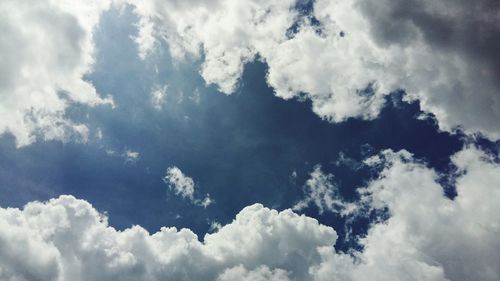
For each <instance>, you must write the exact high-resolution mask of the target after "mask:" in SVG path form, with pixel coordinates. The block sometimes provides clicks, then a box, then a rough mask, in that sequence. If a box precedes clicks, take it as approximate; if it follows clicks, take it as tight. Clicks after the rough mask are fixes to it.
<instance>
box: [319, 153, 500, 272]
mask: <svg viewBox="0 0 500 281" xmlns="http://www.w3.org/2000/svg"><path fill="white" fill-rule="evenodd" d="M452 161H453V163H454V165H456V166H457V167H458V169H459V170H460V171H461V172H462V174H461V175H460V176H458V177H457V181H456V188H457V194H458V195H457V197H456V198H455V199H454V200H450V199H448V198H447V197H445V196H444V195H443V187H442V186H440V185H439V184H438V178H439V175H438V174H437V173H436V172H435V171H434V170H432V169H429V168H427V167H426V166H425V165H424V164H422V163H420V162H418V161H415V160H414V159H413V157H412V156H411V154H409V153H408V152H406V151H401V152H392V151H390V150H387V151H384V152H383V153H382V154H381V155H380V156H379V157H376V158H372V159H371V161H369V163H370V164H371V165H382V167H385V168H384V169H383V171H382V172H381V174H380V176H379V178H378V179H376V180H374V181H373V182H371V183H370V184H369V185H368V186H367V187H366V188H365V189H363V191H362V194H364V203H365V204H367V206H369V207H370V208H377V209H380V208H387V209H388V212H389V215H390V218H389V219H388V220H387V221H386V222H384V223H376V224H374V225H373V226H372V227H371V228H370V229H369V232H368V235H367V236H366V237H365V238H363V239H361V244H362V245H363V246H364V250H363V252H362V253H359V254H357V255H356V256H357V258H359V260H360V263H359V265H356V268H355V269H354V270H353V269H351V268H350V266H351V265H350V264H349V262H347V263H346V262H345V260H339V257H338V256H337V255H335V254H333V253H332V252H331V251H329V250H325V252H324V253H323V259H324V261H323V264H322V265H320V266H318V267H315V269H314V271H315V272H316V273H317V274H318V276H320V277H321V278H319V280H331V279H329V278H330V275H329V274H330V273H332V271H336V270H335V269H334V268H335V266H338V264H339V263H340V264H342V265H341V267H343V268H347V272H344V273H343V274H347V276H350V277H349V278H351V279H352V280H366V279H371V280H497V279H498V278H499V277H500V268H499V267H498V263H497V261H498V260H499V258H500V255H499V252H498V251H497V249H498V248H499V247H500V240H499V239H498V234H499V230H500V219H499V217H498V216H497V214H498V213H499V212H500V207H499V205H498V204H497V203H496V202H498V200H500V189H499V187H500V186H499V185H498V182H500V165H499V164H498V163H494V161H493V160H492V158H491V157H490V156H488V155H486V154H484V152H482V151H480V150H478V149H476V148H468V149H464V150H463V151H461V152H459V153H457V154H456V155H454V156H453V157H452ZM346 264H347V265H346ZM351 279H347V280H351Z"/></svg>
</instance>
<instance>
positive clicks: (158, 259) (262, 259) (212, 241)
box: [0, 147, 500, 281]
mask: <svg viewBox="0 0 500 281" xmlns="http://www.w3.org/2000/svg"><path fill="white" fill-rule="evenodd" d="M452 162H453V164H454V165H455V166H456V168H457V170H458V176H457V178H456V189H457V196H456V197H455V198H454V199H453V200H452V199H449V198H447V197H446V196H444V195H443V188H442V186H440V185H439V183H438V179H439V176H440V175H439V174H438V173H436V172H435V171H434V170H432V169H430V168H428V167H426V165H425V163H422V162H421V161H418V160H416V159H414V158H413V156H412V155H411V154H410V153H408V152H406V151H400V152H393V151H390V150H387V151H384V152H383V153H381V154H380V155H378V157H373V158H371V159H370V161H368V162H367V163H369V164H370V165H372V166H376V167H377V169H381V172H380V174H379V176H378V178H376V179H374V180H373V181H371V182H370V183H368V184H367V186H366V187H364V188H363V189H361V190H360V194H361V195H362V198H363V199H362V200H361V202H360V203H359V204H360V205H362V206H363V207H365V208H368V209H385V210H387V212H388V214H389V218H388V219H387V220H384V221H380V222H374V223H373V225H372V226H371V227H370V229H369V230H368V233H367V235H366V236H365V237H363V238H361V239H360V240H359V242H360V243H361V245H362V246H363V249H362V250H360V251H356V250H352V252H351V253H349V254H346V253H341V252H336V251H335V249H334V248H333V247H332V246H333V245H334V243H335V241H336V239H337V235H336V233H335V231H334V230H333V229H332V228H331V227H328V226H325V225H321V224H319V223H318V221H317V220H315V219H313V218H309V217H306V216H304V215H298V214H296V213H294V212H293V211H292V210H284V211H281V212H278V211H276V210H272V209H268V208H265V207H263V206H262V205H260V204H255V205H251V206H248V207H246V208H244V209H243V210H241V212H240V213H239V214H237V215H236V218H235V219H234V220H233V221H232V222H231V223H229V224H227V225H225V226H222V227H220V229H219V230H218V231H217V232H215V233H212V234H207V235H205V237H204V238H203V239H201V241H200V240H199V239H198V237H197V236H196V235H195V234H194V233H193V232H192V231H190V230H189V229H181V230H178V229H176V228H168V227H164V228H162V229H160V230H159V231H158V232H156V233H153V234H150V233H148V232H147V231H146V230H144V229H143V228H141V227H140V226H134V227H131V228H128V229H125V230H123V231H118V230H116V229H114V228H113V227H111V226H109V225H108V223H107V218H106V216H104V215H103V214H100V213H99V212H98V211H97V210H95V209H94V208H93V207H92V206H91V205H90V204H89V203H88V202H86V201H83V200H78V199H75V198H74V197H72V196H61V197H59V198H57V199H52V200H50V201H48V202H31V203H29V204H27V205H26V206H25V207H24V208H23V209H15V208H0V246H1V248H2V251H0V278H1V279H2V280H33V279H34V278H36V279H37V280H59V281H65V280H76V281H78V280H180V281H181V280H219V281H222V280H280V281H282V280H283V281H284V280H315V281H326V280H359V281H361V280H368V279H369V280H491V281H494V280H498V279H499V277H500V269H499V268H498V262H497V261H498V260H499V259H500V256H499V252H498V249H499V248H500V240H499V239H498V234H499V232H500V221H499V218H498V215H497V214H498V213H499V212H500V206H499V205H498V202H499V200H500V189H499V188H500V185H498V183H499V182H500V164H498V163H496V162H495V161H494V159H493V157H492V156H490V155H487V154H485V153H484V152H482V151H480V150H478V149H476V148H473V147H472V148H466V149H464V150H462V151H460V152H459V153H457V154H455V155H454V156H453V157H452Z"/></svg>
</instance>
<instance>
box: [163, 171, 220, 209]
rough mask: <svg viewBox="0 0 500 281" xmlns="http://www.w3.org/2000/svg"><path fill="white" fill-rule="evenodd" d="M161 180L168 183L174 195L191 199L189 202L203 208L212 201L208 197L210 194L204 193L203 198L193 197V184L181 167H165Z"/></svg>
mask: <svg viewBox="0 0 500 281" xmlns="http://www.w3.org/2000/svg"><path fill="white" fill-rule="evenodd" d="M163 181H164V182H165V183H166V184H167V185H168V187H169V189H170V190H171V191H173V192H174V193H175V195H178V196H181V197H182V198H183V199H187V200H189V201H191V203H193V204H195V205H197V206H201V207H203V208H206V207H208V206H209V205H211V204H213V203H214V201H213V200H212V199H211V198H210V194H208V193H207V194H206V195H205V197H204V198H203V199H200V198H195V184H194V181H193V179H192V178H191V177H189V176H187V175H185V174H184V173H183V172H182V171H181V169H179V168H178V167H176V166H172V167H169V168H168V169H167V172H166V175H165V177H163Z"/></svg>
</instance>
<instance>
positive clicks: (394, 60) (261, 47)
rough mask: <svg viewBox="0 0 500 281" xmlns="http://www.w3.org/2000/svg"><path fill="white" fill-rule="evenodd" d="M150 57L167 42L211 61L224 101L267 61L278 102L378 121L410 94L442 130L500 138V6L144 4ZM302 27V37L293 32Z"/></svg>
mask: <svg viewBox="0 0 500 281" xmlns="http://www.w3.org/2000/svg"><path fill="white" fill-rule="evenodd" d="M129 2H130V3H132V4H133V5H135V9H136V12H137V13H138V15H139V16H140V24H139V26H140V29H139V30H140V32H139V38H138V39H137V41H138V42H139V44H140V49H141V53H147V52H148V50H149V51H151V49H152V48H154V47H155V46H157V45H158V44H155V43H154V42H155V40H158V39H160V40H163V39H164V40H166V41H167V42H168V44H169V48H170V52H171V54H172V55H173V57H174V58H177V59H178V60H184V59H185V58H186V57H190V56H191V57H194V58H201V55H202V54H203V59H204V61H203V65H202V68H201V71H200V73H201V75H202V76H203V78H204V79H205V81H206V82H207V83H209V84H215V85H217V86H218V87H219V89H220V90H221V91H222V92H224V93H227V94H229V93H231V92H233V91H234V90H235V88H236V87H237V83H238V79H239V78H240V77H241V74H242V70H243V65H244V64H245V63H247V62H249V61H252V60H254V59H255V58H257V57H258V58H260V59H262V60H263V61H265V62H266V63H267V64H268V66H269V72H268V74H267V81H268V84H269V85H270V86H272V87H273V88H274V90H275V93H276V95H277V96H279V97H282V98H284V99H289V98H293V97H298V96H305V97H307V98H309V99H310V100H311V101H312V105H313V110H314V112H315V113H316V114H318V115H319V116H321V117H322V118H324V119H327V120H330V121H333V122H339V121H343V120H346V119H347V118H350V117H357V118H363V119H372V118H375V117H376V116H377V115H378V113H379V112H380V109H381V108H382V106H383V103H384V96H385V95H387V94H389V93H390V92H391V91H395V90H399V89H404V90H405V91H406V92H407V93H408V95H407V97H406V98H407V99H409V100H412V99H417V100H419V101H420V102H421V105H422V108H423V110H424V111H426V112H430V113H432V114H434V115H435V117H436V119H437V120H438V123H439V126H440V128H441V129H443V130H447V131H452V130H454V129H456V128H457V127H459V128H462V129H463V130H464V131H466V132H468V133H472V132H482V133H483V134H485V135H487V136H488V137H490V138H492V139H497V138H499V137H500V131H499V130H498V126H497V123H498V120H500V95H498V93H499V92H498V89H499V84H498V81H500V79H499V78H500V77H499V76H498V73H500V71H499V69H500V64H499V61H500V60H499V56H498V52H497V49H498V47H499V45H498V37H499V36H500V34H499V30H500V28H499V24H498V23H499V22H500V18H499V17H500V14H499V13H498V12H497V11H498V10H499V4H498V1H493V0H482V1H472V2H471V1H457V0H445V1H441V2H439V3H436V2H435V1H430V0H412V1H410V2H408V1H382V2H376V3H375V2H372V1H365V0H348V1H340V0H335V1H330V0H317V1H315V2H314V7H313V12H312V14H311V15H309V16H305V17H304V16H300V15H299V13H298V11H297V9H295V4H296V3H295V1H288V0H287V1H259V0H253V1H229V0H212V1H197V0H192V1H168V2H165V1H157V0H149V1H134V0H130V1H129ZM294 24H296V28H295V29H296V32H292V33H293V34H291V32H290V30H291V29H290V27H292V26H294Z"/></svg>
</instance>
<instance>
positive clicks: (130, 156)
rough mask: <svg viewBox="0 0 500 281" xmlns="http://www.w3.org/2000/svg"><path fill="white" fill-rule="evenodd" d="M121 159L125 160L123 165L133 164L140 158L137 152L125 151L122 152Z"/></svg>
mask: <svg viewBox="0 0 500 281" xmlns="http://www.w3.org/2000/svg"><path fill="white" fill-rule="evenodd" d="M122 157H123V158H125V163H127V162H129V163H134V162H136V161H137V160H139V158H140V154H139V152H137V151H132V150H130V149H127V150H125V152H123V154H122Z"/></svg>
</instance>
